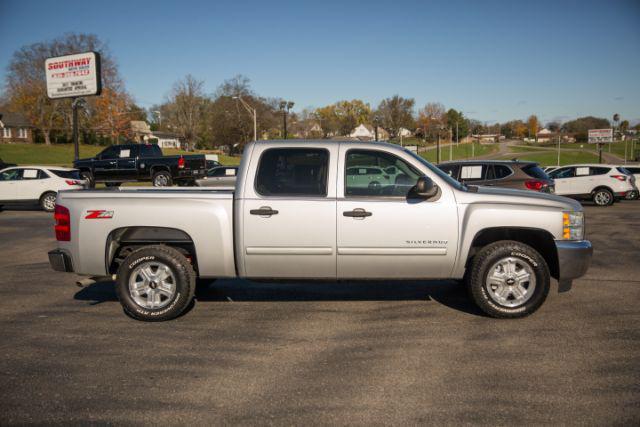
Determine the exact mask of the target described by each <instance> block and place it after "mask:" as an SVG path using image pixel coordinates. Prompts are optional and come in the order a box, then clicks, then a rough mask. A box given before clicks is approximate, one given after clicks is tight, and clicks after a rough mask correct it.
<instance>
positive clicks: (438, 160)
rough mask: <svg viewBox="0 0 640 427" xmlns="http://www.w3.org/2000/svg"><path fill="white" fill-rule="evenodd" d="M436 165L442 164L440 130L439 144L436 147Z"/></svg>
mask: <svg viewBox="0 0 640 427" xmlns="http://www.w3.org/2000/svg"><path fill="white" fill-rule="evenodd" d="M436 164H437V165H438V164H440V130H438V142H437V145H436Z"/></svg>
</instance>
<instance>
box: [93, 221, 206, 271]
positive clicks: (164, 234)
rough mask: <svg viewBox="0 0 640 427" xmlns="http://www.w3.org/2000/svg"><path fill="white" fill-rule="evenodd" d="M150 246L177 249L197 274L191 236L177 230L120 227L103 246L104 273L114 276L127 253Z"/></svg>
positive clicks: (108, 237)
mask: <svg viewBox="0 0 640 427" xmlns="http://www.w3.org/2000/svg"><path fill="white" fill-rule="evenodd" d="M152 245H166V246H170V247H172V248H175V249H177V250H178V251H180V252H181V253H182V254H183V255H185V256H186V257H187V259H189V260H190V261H191V264H192V266H193V269H194V270H195V271H196V273H197V272H198V268H197V266H198V261H197V260H198V257H197V254H196V248H195V244H194V241H193V239H192V238H191V236H190V235H189V234H188V233H186V232H185V231H183V230H180V229H177V228H170V227H155V226H131V227H121V228H116V229H115V230H113V231H111V232H110V233H109V235H108V236H107V241H106V246H105V271H107V272H108V273H109V274H115V273H116V271H117V270H118V267H119V266H120V263H121V262H122V261H123V260H124V258H126V257H127V255H128V254H129V253H131V252H132V251H134V250H136V249H139V248H142V247H145V246H152Z"/></svg>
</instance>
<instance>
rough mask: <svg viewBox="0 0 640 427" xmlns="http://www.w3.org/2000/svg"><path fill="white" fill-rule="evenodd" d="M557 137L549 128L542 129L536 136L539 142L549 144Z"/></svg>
mask: <svg viewBox="0 0 640 427" xmlns="http://www.w3.org/2000/svg"><path fill="white" fill-rule="evenodd" d="M556 136H557V135H556V134H555V133H553V132H551V131H550V130H549V129H547V128H543V129H540V131H539V132H538V133H537V134H536V137H537V140H538V142H549V141H551V140H552V139H553V138H555V137H556Z"/></svg>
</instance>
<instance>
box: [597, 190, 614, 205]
mask: <svg viewBox="0 0 640 427" xmlns="http://www.w3.org/2000/svg"><path fill="white" fill-rule="evenodd" d="M613 202H614V198H613V193H612V192H611V191H609V190H607V189H606V188H599V189H597V190H596V191H595V192H594V193H593V203H595V204H596V205H598V206H611V205H612V204H613Z"/></svg>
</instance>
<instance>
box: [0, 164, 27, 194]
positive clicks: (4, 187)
mask: <svg viewBox="0 0 640 427" xmlns="http://www.w3.org/2000/svg"><path fill="white" fill-rule="evenodd" d="M20 179H22V169H7V170H5V171H3V172H2V173H0V202H1V201H8V200H16V199H17V188H16V183H17V182H18V180H20Z"/></svg>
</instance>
